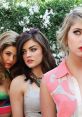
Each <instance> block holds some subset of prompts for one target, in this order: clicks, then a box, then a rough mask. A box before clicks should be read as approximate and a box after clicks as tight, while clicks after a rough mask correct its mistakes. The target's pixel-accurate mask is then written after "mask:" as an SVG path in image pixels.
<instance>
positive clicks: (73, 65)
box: [41, 20, 82, 117]
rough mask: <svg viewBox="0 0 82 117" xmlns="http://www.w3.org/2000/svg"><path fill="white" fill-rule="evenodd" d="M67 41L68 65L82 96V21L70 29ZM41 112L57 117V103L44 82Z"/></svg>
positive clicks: (42, 83)
mask: <svg viewBox="0 0 82 117" xmlns="http://www.w3.org/2000/svg"><path fill="white" fill-rule="evenodd" d="M67 41H68V49H69V55H68V56H67V58H66V65H67V67H68V69H69V71H70V74H71V75H72V76H74V78H75V79H76V80H77V83H78V85H79V88H80V93H81V95H82V21H79V20H76V21H75V22H74V24H73V25H72V26H71V27H70V30H69V31H68V35H67ZM46 97H47V98H46ZM41 110H42V117H57V114H56V106H55V102H54V101H53V99H52V97H51V95H50V93H49V91H48V89H47V86H46V84H45V81H44V80H43V81H42V82H41Z"/></svg>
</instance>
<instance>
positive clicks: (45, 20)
mask: <svg viewBox="0 0 82 117" xmlns="http://www.w3.org/2000/svg"><path fill="white" fill-rule="evenodd" d="M50 15H54V13H53V10H52V9H50V10H46V11H45V13H44V15H43V19H42V20H43V26H44V27H46V28H47V27H48V25H50Z"/></svg>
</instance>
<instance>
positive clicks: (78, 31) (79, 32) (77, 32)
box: [73, 30, 81, 35]
mask: <svg viewBox="0 0 82 117" xmlns="http://www.w3.org/2000/svg"><path fill="white" fill-rule="evenodd" d="M73 33H74V34H76V35H80V34H81V31H80V30H75V31H73Z"/></svg>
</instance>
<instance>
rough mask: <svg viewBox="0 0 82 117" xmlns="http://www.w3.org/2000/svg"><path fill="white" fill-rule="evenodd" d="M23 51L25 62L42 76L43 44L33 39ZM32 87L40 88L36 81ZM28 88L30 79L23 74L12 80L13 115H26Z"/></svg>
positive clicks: (26, 44)
mask: <svg viewBox="0 0 82 117" xmlns="http://www.w3.org/2000/svg"><path fill="white" fill-rule="evenodd" d="M22 53H23V59H24V62H25V64H26V65H27V66H28V67H29V68H31V70H32V72H33V73H34V74H35V75H36V76H37V77H39V76H41V75H42V74H43V73H42V69H41V62H42V58H43V53H42V48H41V46H40V45H39V44H38V43H37V42H35V41H33V40H32V39H31V40H29V41H27V42H26V43H25V44H24V45H23V48H22ZM19 86H21V87H19ZM32 87H33V88H37V89H39V87H38V86H37V85H36V84H35V83H32ZM28 89H29V88H28V81H27V82H25V81H24V76H23V75H21V76H18V77H16V78H15V79H14V80H13V81H12V83H11V88H10V99H11V105H12V115H13V117H24V111H23V105H24V102H23V98H24V95H25V93H26V92H28ZM13 96H14V98H13Z"/></svg>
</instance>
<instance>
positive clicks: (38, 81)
mask: <svg viewBox="0 0 82 117" xmlns="http://www.w3.org/2000/svg"><path fill="white" fill-rule="evenodd" d="M31 78H32V79H33V80H34V82H35V83H36V85H37V86H38V87H40V82H41V79H42V77H37V76H36V75H35V74H34V73H31Z"/></svg>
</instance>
